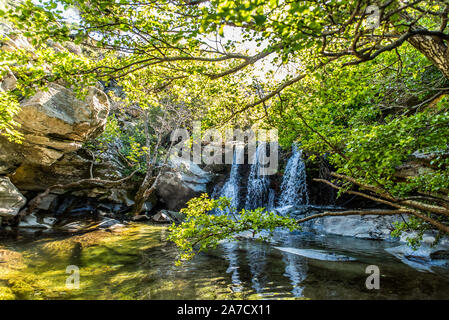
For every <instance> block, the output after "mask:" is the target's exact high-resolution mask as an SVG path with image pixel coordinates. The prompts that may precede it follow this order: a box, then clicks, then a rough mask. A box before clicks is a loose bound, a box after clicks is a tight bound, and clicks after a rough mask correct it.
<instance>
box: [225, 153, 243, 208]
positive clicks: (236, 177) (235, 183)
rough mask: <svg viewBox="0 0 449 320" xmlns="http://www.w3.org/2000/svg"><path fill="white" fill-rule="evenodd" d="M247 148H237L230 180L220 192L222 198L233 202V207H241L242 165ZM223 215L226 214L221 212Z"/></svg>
mask: <svg viewBox="0 0 449 320" xmlns="http://www.w3.org/2000/svg"><path fill="white" fill-rule="evenodd" d="M244 156H245V148H244V147H243V146H236V148H235V152H234V157H233V161H232V167H231V172H230V174H229V179H228V180H227V181H226V182H225V184H224V185H223V188H222V189H221V191H220V197H226V198H228V199H230V200H231V207H233V208H238V207H239V205H240V180H241V178H240V165H241V164H242V163H243V158H244ZM221 213H222V214H223V213H225V212H221Z"/></svg>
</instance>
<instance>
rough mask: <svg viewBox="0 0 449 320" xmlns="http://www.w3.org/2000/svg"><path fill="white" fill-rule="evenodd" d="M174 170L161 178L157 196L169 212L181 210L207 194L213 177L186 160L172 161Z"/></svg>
mask: <svg viewBox="0 0 449 320" xmlns="http://www.w3.org/2000/svg"><path fill="white" fill-rule="evenodd" d="M170 164H171V167H172V170H170V171H166V172H165V173H163V174H162V176H161V177H160V178H159V182H158V185H157V188H156V193H157V196H158V197H159V198H160V199H161V200H162V202H164V203H165V204H166V206H167V208H168V209H169V210H179V209H181V208H183V207H184V206H185V204H186V203H187V201H189V200H190V199H191V198H193V197H196V196H198V195H200V194H201V193H204V192H206V190H207V184H208V183H209V182H210V181H211V179H212V175H211V174H210V173H208V172H206V171H204V170H202V169H201V168H200V167H199V166H198V165H197V164H195V163H193V162H191V161H186V160H172V161H171V162H170Z"/></svg>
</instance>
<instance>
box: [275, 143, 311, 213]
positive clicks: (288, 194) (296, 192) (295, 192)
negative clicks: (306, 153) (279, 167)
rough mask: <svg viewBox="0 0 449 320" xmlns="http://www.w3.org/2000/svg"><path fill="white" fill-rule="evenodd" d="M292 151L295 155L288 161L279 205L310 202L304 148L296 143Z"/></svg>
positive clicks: (296, 204) (295, 204)
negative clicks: (303, 156) (303, 154)
mask: <svg viewBox="0 0 449 320" xmlns="http://www.w3.org/2000/svg"><path fill="white" fill-rule="evenodd" d="M292 151H293V155H292V156H291V157H290V159H289V160H288V162H287V166H286V167H285V172H284V177H283V179H282V184H281V195H280V197H279V200H278V206H279V207H286V206H298V205H307V204H309V196H308V194H307V181H306V178H307V176H306V166H305V164H304V161H303V159H302V150H301V149H299V148H298V147H297V146H295V145H294V146H293V147H292Z"/></svg>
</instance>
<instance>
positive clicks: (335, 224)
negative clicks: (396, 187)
mask: <svg viewBox="0 0 449 320" xmlns="http://www.w3.org/2000/svg"><path fill="white" fill-rule="evenodd" d="M400 220H401V217H397V216H379V215H367V216H342V217H323V218H318V219H316V220H312V221H310V222H309V223H307V224H305V226H306V228H310V229H313V230H315V231H317V232H322V233H326V234H332V235H339V236H346V237H355V238H360V239H375V240H388V239H392V238H391V236H390V234H391V231H392V230H393V229H394V226H393V223H394V222H396V221H400Z"/></svg>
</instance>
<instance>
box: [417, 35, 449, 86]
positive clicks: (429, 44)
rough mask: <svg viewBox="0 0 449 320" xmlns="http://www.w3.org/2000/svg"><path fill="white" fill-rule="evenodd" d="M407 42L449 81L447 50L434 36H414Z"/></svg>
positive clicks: (448, 54) (448, 53)
mask: <svg viewBox="0 0 449 320" xmlns="http://www.w3.org/2000/svg"><path fill="white" fill-rule="evenodd" d="M408 42H409V43H410V44H411V45H412V46H414V47H415V48H416V49H417V50H418V51H419V52H421V53H422V54H424V55H425V56H426V57H427V58H428V59H429V60H430V61H432V63H433V64H434V66H435V67H437V68H438V69H439V70H440V71H441V72H442V73H443V74H444V75H445V76H446V78H448V79H449V49H448V47H447V46H446V44H445V43H444V42H443V40H442V39H440V38H438V37H436V36H425V35H416V36H413V37H411V38H410V39H408Z"/></svg>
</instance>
